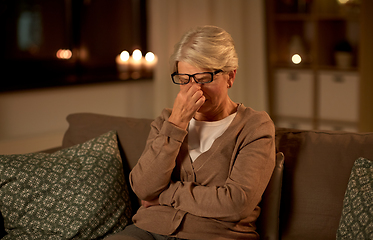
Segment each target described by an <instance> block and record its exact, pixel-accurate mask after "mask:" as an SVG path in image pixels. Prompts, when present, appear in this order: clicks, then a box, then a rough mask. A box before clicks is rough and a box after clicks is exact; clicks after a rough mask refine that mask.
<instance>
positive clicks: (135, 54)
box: [132, 49, 142, 61]
mask: <svg viewBox="0 0 373 240" xmlns="http://www.w3.org/2000/svg"><path fill="white" fill-rule="evenodd" d="M132 57H133V59H134V60H136V61H139V60H141V58H142V53H141V51H140V50H139V49H136V50H134V51H133V53H132Z"/></svg>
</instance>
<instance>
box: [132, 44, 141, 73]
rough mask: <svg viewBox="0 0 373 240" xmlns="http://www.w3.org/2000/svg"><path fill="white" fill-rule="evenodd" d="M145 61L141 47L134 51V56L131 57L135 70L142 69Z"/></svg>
mask: <svg viewBox="0 0 373 240" xmlns="http://www.w3.org/2000/svg"><path fill="white" fill-rule="evenodd" d="M142 62H143V57H142V53H141V51H140V50H139V49H136V50H134V51H133V53H132V56H131V58H130V64H131V67H132V69H133V70H134V71H139V70H141V67H142Z"/></svg>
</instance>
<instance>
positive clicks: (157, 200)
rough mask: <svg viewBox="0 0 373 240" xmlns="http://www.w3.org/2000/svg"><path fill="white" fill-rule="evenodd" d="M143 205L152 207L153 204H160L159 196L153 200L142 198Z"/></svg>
mask: <svg viewBox="0 0 373 240" xmlns="http://www.w3.org/2000/svg"><path fill="white" fill-rule="evenodd" d="M141 205H142V206H143V207H145V208H148V207H151V206H156V205H159V198H155V199H153V200H151V201H145V200H141Z"/></svg>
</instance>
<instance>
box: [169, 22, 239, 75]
mask: <svg viewBox="0 0 373 240" xmlns="http://www.w3.org/2000/svg"><path fill="white" fill-rule="evenodd" d="M178 62H186V63H188V64H190V65H193V66H195V67H199V68H203V69H209V70H223V71H224V72H230V71H232V70H235V69H237V68H238V57H237V53H236V49H235V46H234V42H233V39H232V37H231V35H230V34H229V33H227V32H226V31H225V30H224V29H222V28H219V27H215V26H209V25H207V26H201V27H197V28H195V29H193V30H190V31H189V32H187V33H186V34H184V36H183V37H182V38H181V40H180V42H179V43H177V44H176V45H175V49H174V53H173V54H172V56H171V58H170V64H171V69H172V71H173V72H177V64H178Z"/></svg>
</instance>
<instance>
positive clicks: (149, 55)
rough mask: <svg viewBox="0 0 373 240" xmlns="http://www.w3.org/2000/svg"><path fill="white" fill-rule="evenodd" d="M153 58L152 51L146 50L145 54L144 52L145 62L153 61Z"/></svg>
mask: <svg viewBox="0 0 373 240" xmlns="http://www.w3.org/2000/svg"><path fill="white" fill-rule="evenodd" d="M154 59H155V55H154V53H152V52H148V53H147V54H145V60H146V61H147V62H153V61H154Z"/></svg>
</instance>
